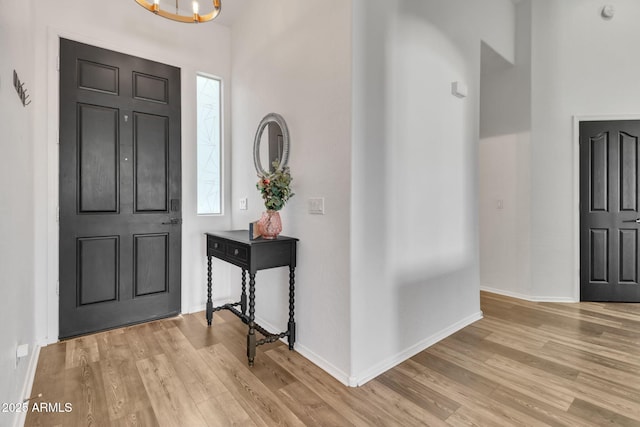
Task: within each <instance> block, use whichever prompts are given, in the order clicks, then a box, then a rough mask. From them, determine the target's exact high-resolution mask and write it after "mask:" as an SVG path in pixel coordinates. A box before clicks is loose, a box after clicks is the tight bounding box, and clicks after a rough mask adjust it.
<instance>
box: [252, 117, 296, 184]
mask: <svg viewBox="0 0 640 427" xmlns="http://www.w3.org/2000/svg"><path fill="white" fill-rule="evenodd" d="M269 123H276V124H277V125H278V126H280V129H281V130H282V159H280V163H279V165H278V167H279V168H284V167H286V166H287V164H288V163H289V128H288V127H287V122H285V121H284V118H283V117H282V116H281V115H280V114H277V113H269V114H267V115H266V116H264V118H263V119H262V120H261V121H260V124H259V125H258V130H257V131H256V136H255V138H254V139H253V164H254V165H255V167H256V172H258V175H259V176H267V175H269V172H268V171H265V170H264V168H263V167H262V162H261V160H260V141H261V140H262V133H263V132H264V130H265V129H266V127H267V126H268V125H269Z"/></svg>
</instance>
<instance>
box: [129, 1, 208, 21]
mask: <svg viewBox="0 0 640 427" xmlns="http://www.w3.org/2000/svg"><path fill="white" fill-rule="evenodd" d="M175 2H176V13H171V12H168V11H166V10H164V9H160V0H152V3H150V2H148V1H147V0H136V3H138V4H139V5H140V6H142V7H144V8H145V9H147V10H148V11H149V12H153V13H155V14H156V15H160V16H162V17H164V18H167V19H171V20H172V21H178V22H185V23H187V24H198V23H200V22H208V21H211V20H212V19H214V18H215V17H216V16H218V14H220V8H221V6H220V3H221V0H212V3H213V10H212V11H211V12H210V13H207V14H204V15H200V13H198V12H199V5H198V2H197V1H194V2H193V3H192V11H193V13H192V14H191V15H184V14H182V13H181V11H180V9H179V8H178V0H175Z"/></svg>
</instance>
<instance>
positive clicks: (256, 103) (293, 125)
mask: <svg viewBox="0 0 640 427" xmlns="http://www.w3.org/2000/svg"><path fill="white" fill-rule="evenodd" d="M350 31H351V4H350V2H349V1H344V0H330V1H323V2H317V1H314V2H308V1H299V0H278V1H270V2H263V1H256V2H254V3H253V5H252V7H251V8H250V9H249V10H247V12H246V14H245V15H243V16H242V18H241V19H240V20H238V21H237V22H236V23H235V24H234V27H233V31H232V50H231V51H232V70H231V71H232V75H233V109H232V114H233V121H232V126H233V160H232V161H233V164H232V170H233V175H232V180H233V192H232V204H233V207H234V214H233V227H234V228H240V229H241V228H244V229H246V228H248V224H249V222H251V221H254V220H256V219H258V218H259V217H260V213H261V212H262V211H264V205H263V204H262V199H261V197H260V194H259V192H258V191H257V190H256V187H255V183H256V181H257V176H256V172H255V169H254V167H253V157H252V147H253V137H254V134H255V132H256V128H257V126H258V123H259V122H260V120H261V119H262V117H263V116H264V115H266V114H267V113H270V112H276V113H279V114H282V116H283V117H284V118H285V120H286V121H287V124H288V127H289V131H290V133H291V155H290V161H289V165H290V167H291V174H292V176H293V190H294V192H295V193H296V195H295V197H294V198H293V199H291V201H290V202H289V204H287V206H286V207H285V208H284V209H283V210H282V211H281V215H282V219H283V234H284V235H290V236H295V237H298V238H299V239H300V242H299V244H298V268H297V270H296V283H297V285H296V322H297V335H298V336H297V344H296V350H297V351H299V352H301V353H302V354H303V355H305V356H307V357H308V358H310V359H311V360H312V361H314V362H316V363H317V364H319V365H320V366H321V367H323V368H324V369H325V370H327V371H329V372H330V373H332V374H333V375H334V376H336V377H337V378H338V379H340V380H342V381H343V382H346V381H347V377H348V372H349V348H350V344H349V246H350V243H349V218H350V217H349V199H350V191H349V187H350V161H351V153H350V151H351V145H350V139H351V69H350V58H351V44H350V38H351V35H350ZM241 197H248V198H249V209H248V210H247V211H239V210H237V209H235V208H236V205H237V203H238V202H237V200H238V199H239V198H241ZM309 197H324V199H325V215H323V216H321V215H310V214H308V213H307V199H308V198H309ZM239 274H240V273H239V271H238V270H237V269H234V270H233V276H232V277H233V279H232V280H233V281H232V283H233V286H234V287H235V288H236V289H238V292H239V285H238V284H239V280H240V276H239ZM256 280H257V283H258V284H257V287H256V301H257V302H256V315H257V317H258V318H259V320H260V321H261V322H263V323H265V324H268V325H270V326H272V327H274V328H277V329H278V330H284V329H286V321H287V314H288V310H287V303H288V298H287V290H288V287H287V283H288V281H287V280H288V272H287V271H285V269H278V270H269V271H261V272H259V273H258V275H257V279H256Z"/></svg>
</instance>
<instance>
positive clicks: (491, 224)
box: [479, 132, 536, 299]
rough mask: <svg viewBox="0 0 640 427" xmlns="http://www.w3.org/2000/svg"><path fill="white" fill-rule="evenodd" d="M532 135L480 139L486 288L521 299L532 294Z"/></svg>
mask: <svg viewBox="0 0 640 427" xmlns="http://www.w3.org/2000/svg"><path fill="white" fill-rule="evenodd" d="M530 158H531V156H530V134H529V133H528V132H522V133H517V134H509V135H501V136H495V137H489V138H484V139H482V140H481V141H480V158H479V165H480V287H481V289H483V290H487V291H490V292H494V293H500V294H505V295H510V296H514V297H517V298H525V299H536V297H535V296H534V295H532V293H531V280H530V277H531V274H530V271H529V260H530V254H529V248H530V243H529V240H530V237H529V233H530V230H531V226H530V215H529V201H530V190H529V185H530V179H529V162H530Z"/></svg>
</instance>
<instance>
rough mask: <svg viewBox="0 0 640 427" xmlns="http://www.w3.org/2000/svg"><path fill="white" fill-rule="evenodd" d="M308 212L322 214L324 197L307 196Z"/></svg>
mask: <svg viewBox="0 0 640 427" xmlns="http://www.w3.org/2000/svg"><path fill="white" fill-rule="evenodd" d="M309 213H310V214H313V215H324V197H311V198H309Z"/></svg>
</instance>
